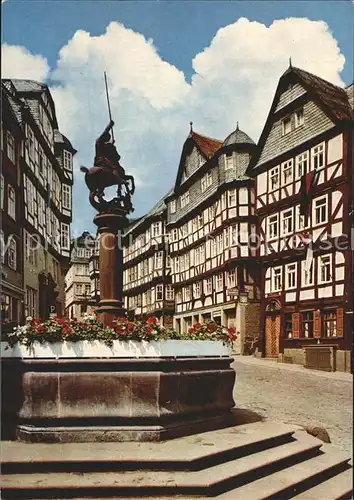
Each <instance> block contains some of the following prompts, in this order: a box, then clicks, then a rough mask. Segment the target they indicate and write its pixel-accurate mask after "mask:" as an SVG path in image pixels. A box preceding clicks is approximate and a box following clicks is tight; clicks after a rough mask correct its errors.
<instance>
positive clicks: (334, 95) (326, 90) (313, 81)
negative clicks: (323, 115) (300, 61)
mask: <svg viewBox="0 0 354 500" xmlns="http://www.w3.org/2000/svg"><path fill="white" fill-rule="evenodd" d="M290 72H293V73H295V74H296V75H298V76H299V77H300V78H301V80H302V82H303V83H304V84H305V85H306V86H307V87H308V89H309V88H311V89H312V90H313V91H314V92H316V94H317V96H318V98H319V99H320V100H321V101H322V103H323V104H324V105H325V106H327V107H328V108H329V110H332V111H333V112H334V115H335V118H336V119H338V120H351V119H352V118H353V114H352V110H351V108H350V106H349V103H348V96H347V93H346V91H345V89H343V88H341V87H338V86H337V85H333V83H330V82H327V81H326V80H323V78H320V77H319V76H316V75H313V74H312V73H309V72H308V71H305V70H303V69H300V68H292V67H290V68H289V69H288V70H287V71H286V72H285V73H284V75H283V76H282V78H283V77H284V76H285V75H286V74H287V73H290ZM308 89H307V90H308Z"/></svg>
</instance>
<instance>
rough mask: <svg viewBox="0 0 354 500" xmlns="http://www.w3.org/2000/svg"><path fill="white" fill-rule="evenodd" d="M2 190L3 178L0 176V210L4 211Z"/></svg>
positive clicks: (3, 187)
mask: <svg viewBox="0 0 354 500" xmlns="http://www.w3.org/2000/svg"><path fill="white" fill-rule="evenodd" d="M4 189H5V183H4V176H3V175H2V174H1V179H0V208H1V210H4Z"/></svg>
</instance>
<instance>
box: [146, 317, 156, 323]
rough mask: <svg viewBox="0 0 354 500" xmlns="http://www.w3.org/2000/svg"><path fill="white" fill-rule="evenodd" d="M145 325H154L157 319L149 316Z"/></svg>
mask: <svg viewBox="0 0 354 500" xmlns="http://www.w3.org/2000/svg"><path fill="white" fill-rule="evenodd" d="M146 323H150V324H151V325H156V323H157V318H155V317H154V316H150V318H148V319H147V320H146Z"/></svg>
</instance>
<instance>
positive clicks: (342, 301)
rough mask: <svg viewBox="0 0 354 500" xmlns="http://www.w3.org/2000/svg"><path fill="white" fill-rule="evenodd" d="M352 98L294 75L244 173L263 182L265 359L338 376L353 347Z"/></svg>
mask: <svg viewBox="0 0 354 500" xmlns="http://www.w3.org/2000/svg"><path fill="white" fill-rule="evenodd" d="M352 91H353V87H351V90H350V89H348V94H349V95H350V92H352ZM348 94H347V92H346V91H345V90H344V89H341V88H339V87H336V86H334V85H332V84H330V83H328V82H326V81H324V80H322V79H321V78H318V77H316V76H314V75H312V74H310V73H307V72H306V71H303V70H300V69H298V68H292V67H290V68H289V69H288V70H287V71H286V72H285V73H284V74H283V76H282V77H281V78H280V81H279V84H278V87H277V90H276V92H275V96H274V100H273V104H272V106H271V110H270V113H269V116H268V119H267V121H266V124H265V127H264V129H263V132H262V135H261V137H260V140H259V144H258V148H257V154H256V155H255V156H254V157H253V159H252V160H251V163H250V166H249V168H248V171H247V173H248V174H249V175H250V176H253V177H255V179H256V215H257V217H258V233H259V239H260V241H259V243H260V244H259V247H258V250H257V259H258V260H259V261H260V262H261V297H262V300H261V328H260V336H261V342H260V350H261V352H262V354H263V355H264V356H266V357H279V356H280V357H285V358H287V360H288V361H289V362H295V363H300V364H303V365H305V366H308V367H311V368H321V369H328V370H331V369H332V370H334V369H337V370H341V371H349V370H350V351H351V348H352V340H353V337H352V336H353V263H352V250H351V248H350V235H351V228H352V221H353V181H352V178H353V173H354V172H353V114H352V109H351V106H350V102H351V103H352V102H353V100H352V99H353V97H352V95H351V97H350V98H349V99H348Z"/></svg>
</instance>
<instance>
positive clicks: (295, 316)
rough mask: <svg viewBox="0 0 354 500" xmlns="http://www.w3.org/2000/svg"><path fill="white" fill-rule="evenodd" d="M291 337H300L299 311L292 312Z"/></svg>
mask: <svg viewBox="0 0 354 500" xmlns="http://www.w3.org/2000/svg"><path fill="white" fill-rule="evenodd" d="M292 322H293V338H294V339H298V338H299V337H300V313H293V315H292Z"/></svg>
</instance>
